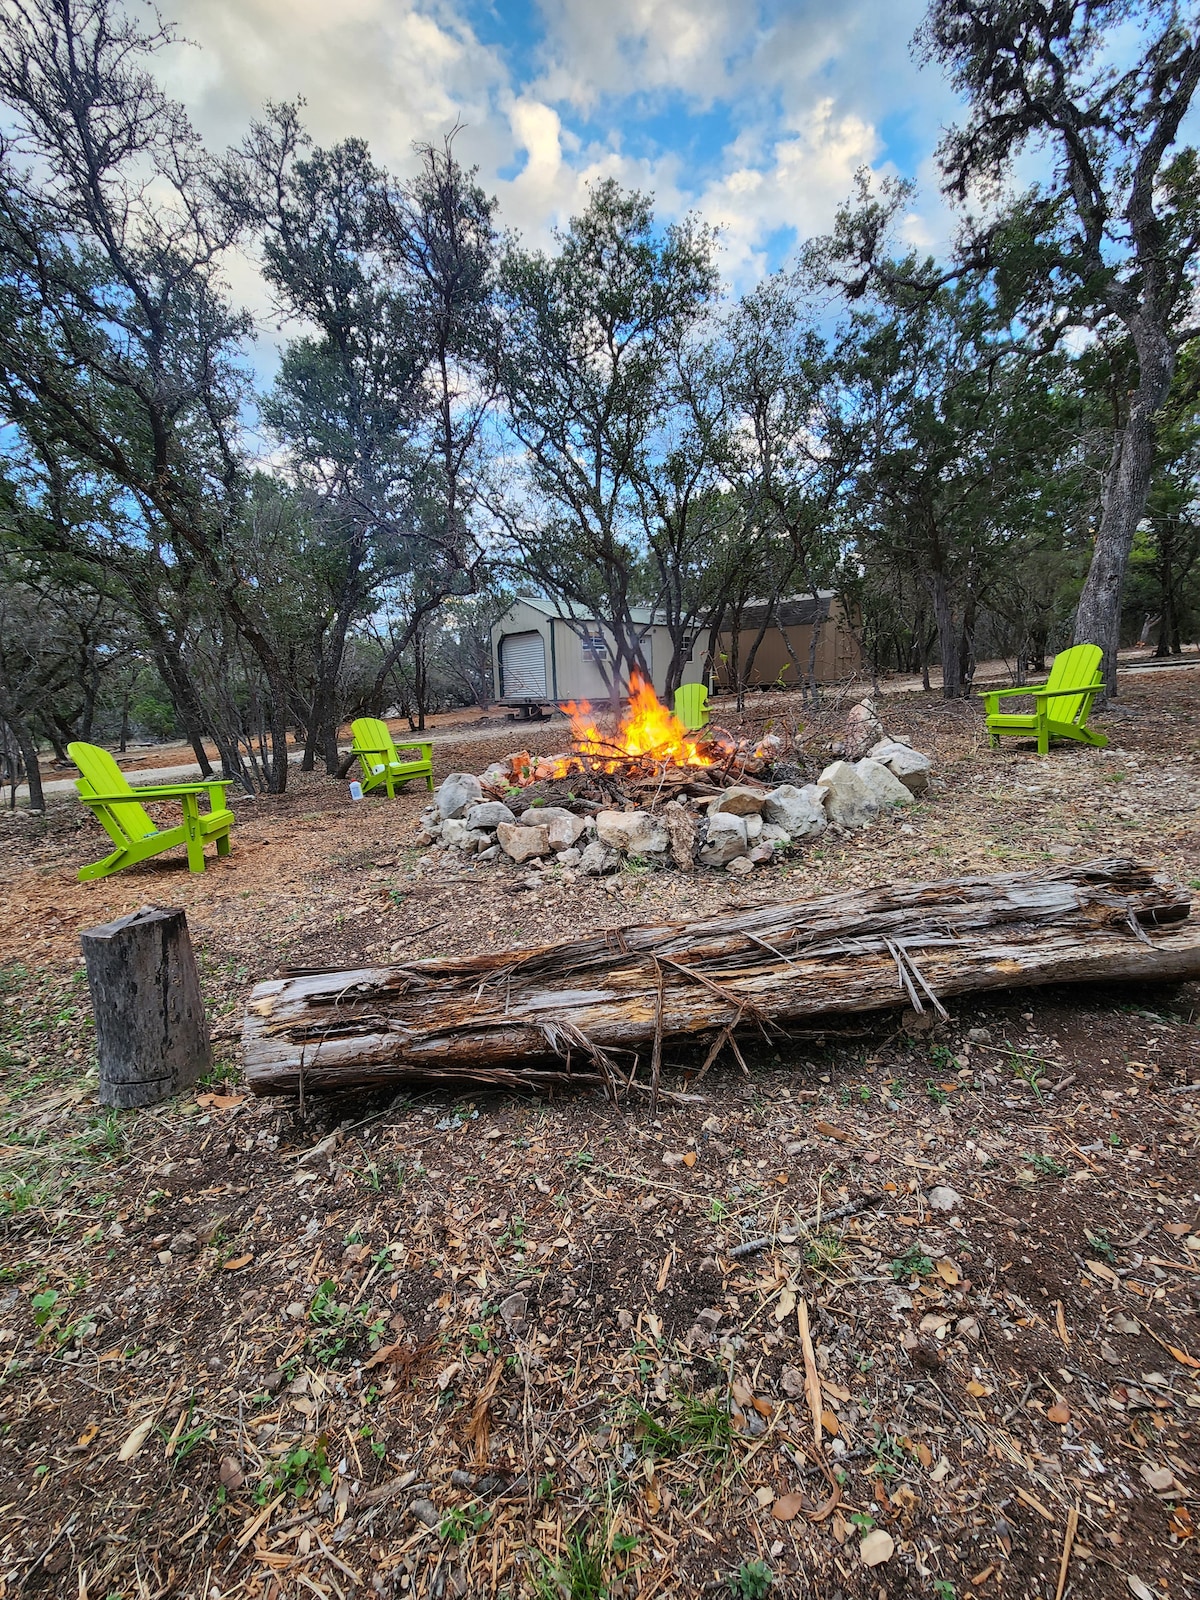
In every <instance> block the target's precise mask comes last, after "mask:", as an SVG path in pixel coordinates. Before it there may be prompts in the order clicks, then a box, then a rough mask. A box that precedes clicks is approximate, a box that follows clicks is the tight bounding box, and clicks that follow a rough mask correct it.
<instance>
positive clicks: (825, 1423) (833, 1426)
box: [821, 1411, 840, 1439]
mask: <svg viewBox="0 0 1200 1600" xmlns="http://www.w3.org/2000/svg"><path fill="white" fill-rule="evenodd" d="M821 1426H822V1427H823V1428H824V1429H825V1432H826V1433H827V1434H829V1436H830V1438H832V1439H836V1438H837V1436H838V1433H839V1431H840V1430H839V1428H838V1419H837V1418H836V1417H835V1416H834V1414H833V1412H832V1411H822V1413H821Z"/></svg>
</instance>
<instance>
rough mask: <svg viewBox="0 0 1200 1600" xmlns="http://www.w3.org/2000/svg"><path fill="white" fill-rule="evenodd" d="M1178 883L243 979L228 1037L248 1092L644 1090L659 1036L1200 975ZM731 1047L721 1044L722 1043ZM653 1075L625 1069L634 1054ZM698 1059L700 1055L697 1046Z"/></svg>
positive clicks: (1044, 879) (799, 918)
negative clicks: (239, 1020)
mask: <svg viewBox="0 0 1200 1600" xmlns="http://www.w3.org/2000/svg"><path fill="white" fill-rule="evenodd" d="M1189 909H1190V898H1189V896H1188V895H1187V894H1186V892H1181V891H1178V890H1175V889H1173V888H1171V887H1170V886H1168V885H1167V884H1165V883H1164V882H1162V881H1161V880H1159V879H1156V878H1155V877H1154V875H1153V874H1152V873H1151V872H1150V870H1149V869H1148V868H1146V867H1139V866H1135V865H1134V864H1133V863H1132V862H1129V861H1124V860H1119V859H1117V860H1105V861H1096V862H1092V863H1090V864H1088V865H1085V866H1079V867H1061V868H1056V869H1054V870H1053V871H1051V872H1048V873H1045V874H1037V873H1023V874H1013V875H1003V876H997V877H973V878H958V879H951V880H949V881H947V882H944V883H934V884H921V883H907V884H891V885H887V886H885V887H883V888H877V889H869V890H852V891H849V892H844V893H838V894H829V895H824V896H822V897H821V898H819V899H816V900H793V901H788V902H785V903H783V904H773V905H766V906H761V907H755V908H753V909H750V910H743V911H740V912H737V913H736V914H733V915H729V914H726V915H723V916H717V917H713V918H710V919H708V920H706V921H703V922H693V923H674V924H672V923H667V924H661V923H660V924H657V925H652V926H646V927H631V928H624V929H620V930H616V929H613V930H609V931H608V932H606V933H601V934H597V935H595V936H594V937H591V938H582V939H570V940H564V941H562V942H561V943H558V944H553V945H547V946H545V947H543V948H541V949H532V950H511V951H500V952H491V953H487V954H484V955H479V956H462V957H454V958H449V959H445V960H435V961H414V962H410V963H408V964H406V965H404V966H396V967H374V968H365V969H362V970H357V971H342V972H314V971H307V970H295V971H292V972H290V973H289V974H288V975H286V976H284V977H282V978H278V979H273V980H271V981H270V982H267V983H260V984H258V985H257V986H256V987H255V989H254V991H253V993H252V994H251V996H250V1001H249V1005H248V1009H247V1014H246V1021H245V1028H244V1034H243V1041H244V1045H245V1062H246V1075H247V1078H248V1080H249V1084H250V1087H251V1088H252V1089H253V1090H254V1091H255V1092H256V1093H258V1094H296V1093H301V1092H313V1091H317V1090H328V1089H340V1088H347V1087H350V1086H352V1085H356V1084H393V1083H401V1082H405V1081H419V1082H438V1081H445V1082H454V1083H458V1082H468V1083H482V1084H488V1083H490V1084H495V1085H498V1086H502V1087H529V1088H536V1087H537V1086H538V1085H540V1084H545V1085H550V1084H553V1083H556V1082H562V1081H564V1080H571V1081H575V1082H578V1083H580V1084H581V1085H582V1084H586V1083H588V1082H591V1083H599V1084H602V1085H603V1086H604V1087H605V1088H606V1089H607V1090H608V1091H609V1092H610V1093H611V1094H612V1095H613V1096H614V1098H615V1097H616V1096H617V1095H618V1094H619V1093H622V1092H625V1091H628V1090H630V1089H632V1090H635V1091H636V1090H638V1089H639V1088H640V1089H641V1090H642V1091H643V1092H648V1093H650V1094H652V1095H654V1094H657V1072H656V1070H655V1068H656V1065H657V1063H658V1062H659V1061H660V1060H661V1055H662V1046H663V1042H664V1041H665V1040H671V1041H674V1042H679V1041H681V1040H687V1039H692V1040H699V1039H700V1038H701V1037H703V1036H707V1037H708V1039H709V1040H710V1041H711V1043H712V1049H711V1051H710V1061H711V1059H713V1058H715V1055H716V1053H717V1051H718V1050H719V1049H720V1048H721V1046H722V1045H724V1044H725V1043H727V1042H729V1041H731V1040H733V1039H734V1035H735V1030H737V1029H738V1028H745V1027H752V1026H753V1027H757V1028H758V1029H760V1030H761V1031H762V1032H763V1033H764V1034H766V1035H768V1036H770V1035H777V1036H781V1037H786V1027H785V1024H787V1023H788V1022H791V1021H795V1020H798V1019H800V1018H812V1017H836V1016H845V1015H847V1014H853V1013H857V1012H862V1011H878V1010H886V1009H888V1008H889V1007H895V1006H902V1005H907V1004H911V1005H913V1006H915V1007H916V1008H917V1009H918V1010H920V1009H922V1008H923V1007H924V1006H925V1005H933V1006H934V1007H936V1008H938V1009H940V1004H939V998H944V997H947V996H949V995H953V994H961V993H964V992H967V991H970V990H984V989H1001V988H1020V987H1023V986H1025V985H1030V984H1045V983H1063V982H1087V981H1092V980H1095V979H1101V978H1103V979H1140V980H1143V981H1148V982H1154V981H1162V980H1172V979H1184V978H1190V977H1198V976H1200V924H1196V923H1190V922H1188V921H1187V920H1186V919H1187V917H1188V912H1189ZM735 1053H736V1047H735ZM643 1061H647V1062H649V1063H650V1064H651V1069H652V1070H651V1081H650V1082H641V1083H639V1081H638V1079H637V1073H638V1069H639V1066H640V1064H641V1063H642V1062H643ZM706 1067H707V1063H706Z"/></svg>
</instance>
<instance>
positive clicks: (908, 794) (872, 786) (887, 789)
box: [854, 756, 913, 807]
mask: <svg viewBox="0 0 1200 1600" xmlns="http://www.w3.org/2000/svg"><path fill="white" fill-rule="evenodd" d="M854 770H855V772H856V773H857V774H858V779H859V782H860V783H863V784H865V785H866V787H867V788H868V789H869V790H870V791H871V793H872V794H873V795H874V796H875V798H876V800H878V802H879V804H880V806H881V807H882V806H910V805H912V803H913V795H912V790H911V789H907V788H905V786H904V784H902V783H901V782H900V779H899V778H898V777H897V776H896V774H895V773H894V772H891V771H889V769H888V768H887V767H884V766H881V765H880V764H879V762H878V761H872V760H871V758H870V757H869V756H868V757H867V758H866V759H865V760H863V761H856V762H855V764H854Z"/></svg>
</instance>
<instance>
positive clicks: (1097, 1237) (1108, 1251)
mask: <svg viewBox="0 0 1200 1600" xmlns="http://www.w3.org/2000/svg"><path fill="white" fill-rule="evenodd" d="M1083 1236H1084V1238H1085V1239H1086V1240H1087V1242H1088V1244H1090V1245H1091V1247H1092V1249H1093V1250H1094V1251H1095V1252H1096V1254H1097V1255H1098V1256H1100V1257H1101V1258H1102V1259H1103V1260H1105V1261H1108V1262H1113V1261H1115V1260H1116V1259H1117V1252H1116V1250H1115V1249H1114V1248H1113V1243H1112V1240H1111V1239H1110V1238H1109V1237H1108V1229H1107V1228H1094V1229H1087V1228H1085V1229H1084V1233H1083Z"/></svg>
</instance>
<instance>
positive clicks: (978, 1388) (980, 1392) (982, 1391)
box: [967, 1378, 992, 1400]
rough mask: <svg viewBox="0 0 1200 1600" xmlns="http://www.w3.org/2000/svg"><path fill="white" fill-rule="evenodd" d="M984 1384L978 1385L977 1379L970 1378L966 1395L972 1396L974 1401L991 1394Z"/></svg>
mask: <svg viewBox="0 0 1200 1600" xmlns="http://www.w3.org/2000/svg"><path fill="white" fill-rule="evenodd" d="M991 1392H992V1391H991V1390H990V1389H989V1388H988V1386H987V1384H986V1383H980V1382H979V1380H978V1378H971V1379H969V1380H968V1382H967V1393H968V1394H973V1395H974V1396H975V1398H976V1400H982V1399H983V1397H984V1395H987V1394H991Z"/></svg>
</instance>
